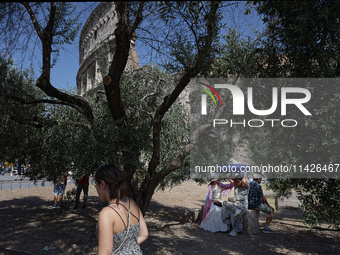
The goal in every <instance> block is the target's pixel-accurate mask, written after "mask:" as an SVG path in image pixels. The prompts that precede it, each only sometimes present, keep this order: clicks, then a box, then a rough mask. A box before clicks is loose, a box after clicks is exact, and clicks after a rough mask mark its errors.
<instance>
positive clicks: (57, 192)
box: [53, 172, 67, 208]
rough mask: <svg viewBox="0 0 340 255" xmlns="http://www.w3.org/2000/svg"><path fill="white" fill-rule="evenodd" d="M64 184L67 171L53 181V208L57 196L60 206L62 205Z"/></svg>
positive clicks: (55, 205)
mask: <svg viewBox="0 0 340 255" xmlns="http://www.w3.org/2000/svg"><path fill="white" fill-rule="evenodd" d="M66 184H67V172H64V173H62V174H61V175H60V176H59V177H58V178H57V179H56V180H55V181H54V188H53V195H54V205H53V208H56V207H57V202H58V198H59V203H60V207H62V206H63V195H64V193H65V189H66Z"/></svg>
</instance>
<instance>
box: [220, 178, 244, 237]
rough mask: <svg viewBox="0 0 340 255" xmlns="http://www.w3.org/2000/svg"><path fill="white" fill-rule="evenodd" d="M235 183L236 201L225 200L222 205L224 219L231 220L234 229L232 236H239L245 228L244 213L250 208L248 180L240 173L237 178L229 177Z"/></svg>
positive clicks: (225, 220) (225, 221)
mask: <svg viewBox="0 0 340 255" xmlns="http://www.w3.org/2000/svg"><path fill="white" fill-rule="evenodd" d="M228 180H229V181H230V183H231V184H233V185H234V201H229V202H227V201H224V202H223V205H222V220H223V222H224V223H227V222H228V221H230V223H231V227H232V231H231V232H230V233H229V235H230V236H237V235H238V233H239V232H242V230H243V215H244V213H245V212H246V211H247V209H248V188H249V185H248V182H247V181H246V179H245V178H244V177H242V176H241V175H238V176H236V177H235V179H234V180H233V179H230V178H229V179H228Z"/></svg>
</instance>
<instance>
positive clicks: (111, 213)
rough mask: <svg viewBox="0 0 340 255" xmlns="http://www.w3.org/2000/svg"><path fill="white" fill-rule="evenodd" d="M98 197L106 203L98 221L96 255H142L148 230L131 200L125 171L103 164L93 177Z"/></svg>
mask: <svg viewBox="0 0 340 255" xmlns="http://www.w3.org/2000/svg"><path fill="white" fill-rule="evenodd" d="M95 184H96V189H97V192H98V197H99V198H100V200H101V201H106V202H107V203H108V206H106V207H104V208H103V209H102V210H101V211H100V213H99V218H98V255H101V254H105V255H106V254H143V252H142V250H141V248H140V244H141V243H142V242H144V241H145V240H146V239H147V238H148V229H147V226H146V223H145V221H144V218H143V214H142V213H141V211H140V209H139V207H138V206H137V204H136V203H135V201H133V200H132V199H131V198H129V197H128V196H127V195H128V194H129V188H128V185H127V183H126V182H125V181H124V172H122V171H121V170H120V169H119V168H118V167H117V166H115V165H112V164H110V165H105V166H102V167H101V168H99V170H98V171H97V172H96V174H95Z"/></svg>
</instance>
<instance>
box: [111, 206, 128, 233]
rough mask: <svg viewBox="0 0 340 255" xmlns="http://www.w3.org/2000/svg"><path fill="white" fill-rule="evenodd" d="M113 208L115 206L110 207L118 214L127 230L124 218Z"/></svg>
mask: <svg viewBox="0 0 340 255" xmlns="http://www.w3.org/2000/svg"><path fill="white" fill-rule="evenodd" d="M112 206H114V205H109V207H110V208H111V209H112V210H114V211H115V212H116V213H117V215H118V216H119V218H120V219H121V220H122V222H123V224H124V227H125V228H126V224H125V222H124V220H123V218H122V216H120V214H119V213H118V212H117V211H116V209H114V208H113V207H112ZM118 208H119V207H118Z"/></svg>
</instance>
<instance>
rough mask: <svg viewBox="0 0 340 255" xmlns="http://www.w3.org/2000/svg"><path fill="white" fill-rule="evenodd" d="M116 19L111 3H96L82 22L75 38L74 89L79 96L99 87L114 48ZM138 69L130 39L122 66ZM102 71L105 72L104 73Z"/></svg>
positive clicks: (137, 61)
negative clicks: (75, 75) (76, 45)
mask: <svg viewBox="0 0 340 255" xmlns="http://www.w3.org/2000/svg"><path fill="white" fill-rule="evenodd" d="M117 22H118V18H117V14H116V11H115V5H114V3H113V2H102V3H100V4H99V5H98V6H97V7H96V8H95V9H94V11H93V12H92V13H91V15H90V16H89V17H88V19H87V20H86V22H85V25H84V27H83V28H82V30H81V33H80V37H79V70H78V73H77V89H78V93H79V94H80V95H84V94H85V93H86V92H88V91H90V90H92V89H94V88H95V87H97V86H102V85H101V84H102V78H103V75H106V74H107V70H108V65H109V63H110V62H111V60H112V59H113V55H114V53H115V50H116V40H115V35H114V31H115V29H116V24H117ZM136 68H139V60H138V55H137V51H136V49H135V41H134V40H131V48H130V56H129V59H128V62H127V65H126V69H136ZM105 72H106V73H105Z"/></svg>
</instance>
